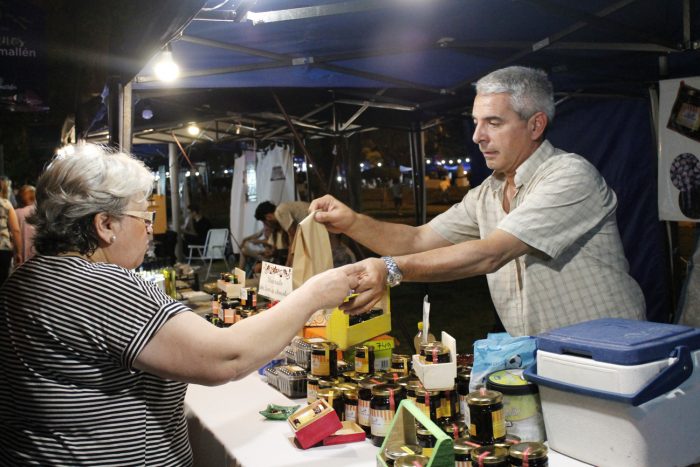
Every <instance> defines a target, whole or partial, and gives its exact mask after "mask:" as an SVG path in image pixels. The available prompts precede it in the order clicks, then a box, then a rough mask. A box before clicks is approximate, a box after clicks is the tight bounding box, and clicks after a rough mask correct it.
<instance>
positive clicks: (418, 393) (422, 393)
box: [414, 384, 440, 402]
mask: <svg viewBox="0 0 700 467" xmlns="http://www.w3.org/2000/svg"><path fill="white" fill-rule="evenodd" d="M414 391H415V393H416V399H420V398H422V397H425V395H426V393H427V394H428V395H429V396H430V397H440V391H434V390H431V389H425V387H423V385H422V384H421V385H420V386H416V387H415V388H414ZM419 402H420V401H419Z"/></svg>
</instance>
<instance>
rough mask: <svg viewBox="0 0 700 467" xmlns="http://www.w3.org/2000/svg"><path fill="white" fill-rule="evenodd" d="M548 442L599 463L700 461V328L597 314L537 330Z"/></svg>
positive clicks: (533, 372) (630, 465)
mask: <svg viewBox="0 0 700 467" xmlns="http://www.w3.org/2000/svg"><path fill="white" fill-rule="evenodd" d="M537 348H538V350H537V364H536V365H535V366H533V367H531V368H528V369H527V370H526V371H525V377H526V379H528V380H531V381H533V382H535V383H537V384H538V385H539V389H540V398H541V401H542V413H543V416H544V424H545V428H546V430H547V438H548V444H549V446H550V448H552V449H554V450H555V451H558V452H560V453H562V454H565V455H567V456H570V457H573V458H575V459H579V460H581V461H583V462H587V463H589V464H593V465H596V466H599V467H607V466H610V467H636V466H649V467H651V466H654V467H660V466H663V467H674V466H679V467H682V466H687V465H690V464H693V463H697V462H700V329H696V328H691V327H687V326H677V325H671V324H661V323H651V322H646V321H633V320H624V319H599V320H593V321H588V322H585V323H579V324H576V325H573V326H567V327H564V328H560V329H555V330H552V331H548V332H546V333H543V334H540V335H538V336H537Z"/></svg>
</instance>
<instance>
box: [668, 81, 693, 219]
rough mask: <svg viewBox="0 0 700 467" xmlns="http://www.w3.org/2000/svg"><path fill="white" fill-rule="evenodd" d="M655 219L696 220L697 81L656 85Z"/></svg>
mask: <svg viewBox="0 0 700 467" xmlns="http://www.w3.org/2000/svg"><path fill="white" fill-rule="evenodd" d="M658 133H659V174H658V189H659V218H660V219H661V220H666V221H695V222H697V221H698V220H700V77H693V78H684V79H669V80H665V81H660V82H659V129H658Z"/></svg>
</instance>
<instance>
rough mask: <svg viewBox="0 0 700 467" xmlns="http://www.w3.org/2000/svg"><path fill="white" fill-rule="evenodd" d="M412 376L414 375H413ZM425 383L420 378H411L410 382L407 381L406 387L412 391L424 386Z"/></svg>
mask: <svg viewBox="0 0 700 467" xmlns="http://www.w3.org/2000/svg"><path fill="white" fill-rule="evenodd" d="M411 378H412V377H411ZM422 387H423V383H421V381H420V379H418V378H416V379H410V380H409V381H408V383H406V389H407V390H411V391H414V392H415V391H416V390H417V389H418V388H422Z"/></svg>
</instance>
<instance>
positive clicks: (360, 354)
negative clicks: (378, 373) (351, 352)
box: [355, 345, 374, 374]
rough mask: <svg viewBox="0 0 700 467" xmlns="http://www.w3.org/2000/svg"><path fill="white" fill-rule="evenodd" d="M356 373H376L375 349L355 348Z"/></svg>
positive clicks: (369, 347) (363, 346)
mask: <svg viewBox="0 0 700 467" xmlns="http://www.w3.org/2000/svg"><path fill="white" fill-rule="evenodd" d="M355 371H356V372H357V373H363V374H369V373H373V372H374V347H371V346H369V345H358V346H357V347H355Z"/></svg>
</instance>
